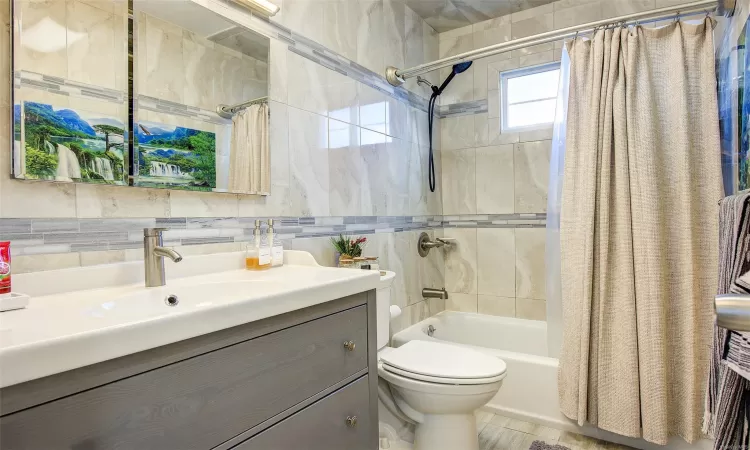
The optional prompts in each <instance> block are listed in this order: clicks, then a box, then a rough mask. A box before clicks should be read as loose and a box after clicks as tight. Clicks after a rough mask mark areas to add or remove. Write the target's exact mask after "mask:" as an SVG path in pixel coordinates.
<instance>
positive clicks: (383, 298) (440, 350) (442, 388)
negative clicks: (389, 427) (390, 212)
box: [377, 272, 506, 450]
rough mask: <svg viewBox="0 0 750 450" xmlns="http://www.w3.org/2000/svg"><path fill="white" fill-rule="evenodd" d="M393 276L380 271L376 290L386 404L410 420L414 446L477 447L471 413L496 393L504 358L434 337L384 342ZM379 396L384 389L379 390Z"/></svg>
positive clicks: (439, 449) (422, 449) (420, 449)
mask: <svg viewBox="0 0 750 450" xmlns="http://www.w3.org/2000/svg"><path fill="white" fill-rule="evenodd" d="M395 276H396V274H395V273H393V272H386V273H385V275H383V276H381V284H380V286H379V287H378V290H377V308H378V376H379V377H380V378H381V379H382V380H384V381H386V382H387V383H388V385H389V387H390V395H391V396H392V399H388V400H389V401H387V402H386V403H388V404H391V405H395V406H396V407H397V408H398V409H399V411H397V412H396V413H397V415H399V416H401V417H406V418H408V419H409V420H410V421H411V422H413V423H414V425H415V430H414V450H427V449H429V450H449V449H450V450H455V449H461V450H478V448H479V439H478V433H477V425H476V416H475V415H474V412H475V411H476V410H477V409H479V408H481V407H482V406H484V405H485V404H487V403H488V402H489V401H490V400H491V399H492V398H493V397H494V396H495V394H497V391H498V390H499V389H500V386H501V385H502V380H503V378H505V374H506V366H505V363H504V362H503V361H502V360H501V359H498V358H495V357H492V356H489V355H485V354H483V353H480V352H478V351H475V350H472V349H468V348H464V347H458V346H454V345H450V344H444V343H438V342H428V341H419V340H416V341H409V342H407V343H406V344H404V345H403V346H401V347H398V348H392V347H388V341H389V336H388V333H389V330H390V317H391V313H390V306H391V305H390V286H391V284H392V282H393V278H395ZM383 322H385V323H383ZM381 395H385V394H384V393H383V392H382V391H381ZM391 400H392V401H391Z"/></svg>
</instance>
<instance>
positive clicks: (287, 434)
mask: <svg viewBox="0 0 750 450" xmlns="http://www.w3.org/2000/svg"><path fill="white" fill-rule="evenodd" d="M348 418H356V423H354V424H352V423H347V419H348ZM370 419H371V417H370V399H369V384H368V376H367V375H366V376H364V377H362V378H360V379H359V380H357V381H355V382H353V383H352V384H350V385H348V386H346V387H344V388H342V389H340V390H338V391H336V392H335V393H333V394H331V395H329V396H328V397H326V398H324V399H322V400H320V401H318V402H317V403H314V404H312V405H310V406H309V407H308V408H305V409H303V410H302V411H300V412H298V413H297V414H295V415H293V416H291V417H289V418H288V419H286V420H284V421H282V422H279V423H277V424H276V425H274V426H273V427H271V428H269V429H267V430H266V431H264V432H262V433H260V434H258V435H257V436H255V437H253V438H251V439H248V440H247V441H245V442H243V443H242V444H240V445H238V446H236V447H234V448H232V450H299V449H302V448H304V449H305V450H332V449H342V450H344V449H346V450H370V449H374V448H377V447H378V443H377V442H370V440H371V438H370V436H371V434H370V426H371V425H372V424H371V423H370ZM375 424H377V422H375Z"/></svg>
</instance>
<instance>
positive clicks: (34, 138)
mask: <svg viewBox="0 0 750 450" xmlns="http://www.w3.org/2000/svg"><path fill="white" fill-rule="evenodd" d="M14 116H15V121H14V123H15V127H16V129H15V130H14V131H15V133H14V134H15V136H16V137H15V140H16V148H17V149H19V150H18V151H20V149H21V148H23V149H24V151H23V161H24V163H25V172H24V176H25V177H26V178H28V179H35V180H54V181H68V182H70V181H76V182H85V183H99V184H126V178H127V177H126V173H125V158H126V150H125V145H124V141H125V129H126V127H125V124H124V123H123V122H122V121H121V120H120V119H118V118H115V117H107V116H103V115H101V114H98V113H91V112H85V111H74V110H72V109H68V108H58V107H55V106H53V105H47V104H44V103H35V102H24V103H23V138H24V139H23V143H21V142H20V141H21V129H20V126H21V105H15V106H14Z"/></svg>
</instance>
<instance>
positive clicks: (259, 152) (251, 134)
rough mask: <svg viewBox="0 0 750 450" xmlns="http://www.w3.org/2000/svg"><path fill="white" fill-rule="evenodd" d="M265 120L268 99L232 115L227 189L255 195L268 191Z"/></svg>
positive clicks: (268, 156)
mask: <svg viewBox="0 0 750 450" xmlns="http://www.w3.org/2000/svg"><path fill="white" fill-rule="evenodd" d="M268 122H269V116H268V103H259V104H256V105H250V106H249V107H247V108H245V109H243V110H241V111H239V112H237V113H236V114H235V115H234V117H233V118H232V143H231V150H230V157H229V185H228V190H229V191H230V192H242V193H246V194H256V195H269V194H270V193H271V153H270V145H271V144H270V142H269V123H268Z"/></svg>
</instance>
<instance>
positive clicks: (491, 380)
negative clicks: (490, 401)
mask: <svg viewBox="0 0 750 450" xmlns="http://www.w3.org/2000/svg"><path fill="white" fill-rule="evenodd" d="M382 367H383V370H385V371H387V372H390V373H392V374H394V375H400V376H402V377H404V378H409V379H412V380H416V381H425V382H427V383H437V384H457V385H474V384H491V383H495V382H497V381H501V380H502V379H503V378H505V373H503V374H501V375H498V376H496V377H493V378H446V377H432V376H429V375H422V374H418V373H412V372H407V371H405V370H401V369H397V368H395V367H392V366H389V365H388V364H382Z"/></svg>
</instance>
